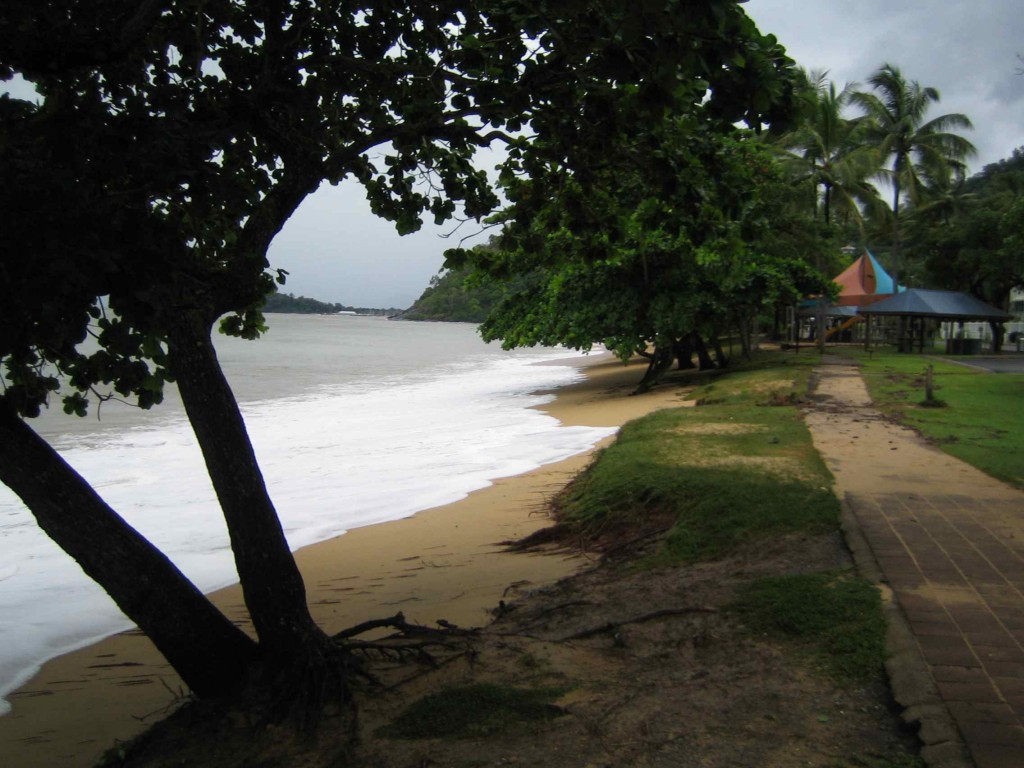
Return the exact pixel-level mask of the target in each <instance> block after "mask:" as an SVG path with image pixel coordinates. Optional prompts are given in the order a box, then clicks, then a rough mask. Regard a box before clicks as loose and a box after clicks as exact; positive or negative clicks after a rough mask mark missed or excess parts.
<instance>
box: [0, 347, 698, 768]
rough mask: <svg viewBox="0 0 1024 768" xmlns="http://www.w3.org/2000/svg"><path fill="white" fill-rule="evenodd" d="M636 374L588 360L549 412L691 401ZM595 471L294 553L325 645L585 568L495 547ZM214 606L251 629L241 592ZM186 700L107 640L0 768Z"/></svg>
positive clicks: (598, 422) (90, 756) (638, 367)
mask: <svg viewBox="0 0 1024 768" xmlns="http://www.w3.org/2000/svg"><path fill="white" fill-rule="evenodd" d="M642 369H643V364H642V363H639V364H631V365H630V366H623V365H622V364H621V363H619V362H617V361H615V360H612V359H609V358H591V359H590V360H589V361H588V364H587V366H586V371H587V374H588V376H587V379H586V380H584V381H582V382H580V383H577V384H574V385H572V386H569V387H565V388H563V389H560V390H558V391H557V392H556V393H555V394H556V395H557V396H556V399H555V400H554V401H553V402H552V403H550V404H548V405H546V406H544V407H543V410H544V411H546V412H548V413H550V414H551V415H553V416H554V417H555V418H557V419H559V421H561V422H562V423H563V424H566V425H588V426H618V425H621V424H623V423H625V422H626V421H629V420H631V419H634V418H637V417H639V416H641V415H643V414H645V413H648V412H650V411H653V410H657V409H658V408H663V407H669V406H673V405H679V404H680V403H681V402H682V400H683V398H684V392H683V390H680V389H679V388H677V387H664V388H662V389H658V390H655V391H654V392H651V393H648V394H646V395H643V396H639V397H629V396H628V394H629V392H630V391H631V390H632V388H633V387H634V386H635V385H636V383H637V381H639V378H640V375H641V373H642ZM589 460H590V454H589V453H585V454H581V455H578V456H575V457H572V458H570V459H567V460H565V461H561V462H557V463H553V464H548V465H546V466H543V467H541V468H539V469H537V470H535V471H533V472H529V473H526V474H523V475H518V476H515V477H510V478H504V479H500V480H497V481H496V482H495V483H494V484H493V485H492V486H490V487H488V488H485V489H483V490H480V491H477V492H475V493H473V494H471V495H470V496H468V497H467V498H465V499H463V500H462V501H459V502H456V503H454V504H449V505H446V506H443V507H437V508H434V509H430V510H426V511H423V512H420V513H419V514H417V515H416V516H415V517H411V518H407V519H405V520H399V521H396V522H390V523H385V524H382V525H375V526H369V527H366V528H359V529H356V530H353V531H350V532H349V533H347V534H345V535H344V536H340V537H337V538H334V539H331V540H328V541H324V542H321V543H318V544H315V545H312V546H310V547H306V548H304V549H302V550H299V551H298V552H297V553H296V558H297V560H298V563H299V566H300V568H301V570H302V573H303V575H304V577H305V580H306V588H307V593H308V599H309V604H310V606H311V609H312V611H313V615H314V617H315V618H316V620H317V621H318V622H319V623H320V625H321V626H322V627H324V629H325V630H327V631H328V632H336V631H339V630H341V629H343V628H345V627H348V626H351V625H354V624H356V623H359V622H361V621H364V620H366V619H369V618H379V617H382V616H388V615H393V614H394V613H396V612H397V611H399V610H400V611H403V612H404V613H405V615H406V616H407V617H408V618H409V619H411V620H414V621H417V622H422V623H427V624H430V623H433V622H434V621H436V620H437V619H445V620H447V621H450V622H453V623H455V624H459V625H462V626H479V625H482V624H485V623H486V622H487V621H488V620H489V616H490V613H489V611H490V610H491V609H493V608H494V607H495V606H496V605H497V603H498V601H499V600H501V599H502V598H503V597H508V596H509V595H514V594H515V593H517V592H520V591H523V590H529V589H531V588H535V587H537V586H540V585H543V584H547V583H551V582H553V581H555V580H557V579H559V578H562V577H564V576H566V575H569V574H570V573H573V572H574V571H575V570H577V569H578V568H579V567H580V566H581V565H582V564H584V562H585V561H583V560H582V559H580V558H578V557H572V556H565V555H536V554H510V553H506V552H503V551H502V550H501V548H500V547H499V546H498V542H501V541H504V540H508V539H514V538H518V537H521V536H525V535H527V534H529V533H531V532H532V531H534V530H536V529H538V528H541V527H543V526H544V525H546V524H547V522H548V521H547V517H546V513H545V502H546V501H547V499H549V498H550V497H551V496H552V495H553V494H554V493H556V492H557V491H558V490H560V489H561V488H562V487H564V485H565V484H566V483H567V482H568V481H569V480H570V479H571V478H572V477H573V476H574V475H575V474H576V473H577V472H578V471H579V470H580V469H582V468H583V467H584V466H586V464H587V462H588V461H589ZM325 503H333V502H331V501H330V500H325ZM338 503H343V502H341V501H340V500H339V501H338ZM211 598H212V599H213V601H214V602H215V603H216V604H217V605H218V606H219V607H220V608H221V609H222V610H224V611H225V612H226V613H227V614H228V615H229V616H231V617H232V619H235V620H237V621H239V622H240V623H242V624H243V625H244V623H245V621H246V617H245V609H244V607H243V605H242V600H241V592H240V589H239V588H238V587H237V586H235V587H229V588H227V589H223V590H220V591H218V592H215V593H213V594H212V595H211ZM181 693H182V691H181V682H180V680H179V679H178V678H177V676H176V675H175V674H174V672H173V670H171V669H170V668H169V667H168V666H167V664H166V663H164V661H163V659H162V658H161V657H160V656H159V654H158V653H157V652H156V651H155V649H154V648H153V647H152V645H151V644H150V643H149V641H148V640H147V639H146V638H145V637H144V636H142V635H141V634H140V633H138V632H127V633H122V634H120V635H116V636H114V637H111V638H108V639H106V640H103V641H101V642H99V643H96V644H95V645H92V646H89V647H87V648H84V649H82V650H80V651H77V652H75V653H71V654H68V655H65V656H62V657H59V658H57V659H54V660H52V661H50V662H49V663H47V664H46V665H45V666H44V667H43V668H42V670H41V671H40V672H39V674H37V675H36V676H35V677H34V678H33V679H32V680H30V681H29V682H28V683H27V684H26V685H24V686H23V687H22V688H20V689H19V690H17V691H15V692H14V693H12V695H11V697H10V701H11V704H12V707H13V709H12V712H11V713H10V714H9V715H7V716H4V717H0V763H2V764H3V765H5V766H12V767H16V768H36V767H37V766H38V767H39V768H42V767H43V766H74V767H76V768H77V767H78V766H90V765H92V764H93V762H94V761H95V760H96V759H97V758H98V757H99V755H100V754H102V753H103V752H104V751H105V750H106V749H108V748H110V747H112V746H115V745H116V743H117V742H118V741H123V740H125V739H128V738H130V737H131V736H133V735H135V734H137V733H139V732H140V731H142V730H144V729H145V728H146V727H148V726H149V725H150V724H152V723H153V722H155V721H156V720H158V719H160V718H161V717H162V716H163V714H165V713H166V712H167V711H168V710H169V709H170V708H173V706H174V704H175V702H176V700H177V698H178V697H179V696H180V695H181Z"/></svg>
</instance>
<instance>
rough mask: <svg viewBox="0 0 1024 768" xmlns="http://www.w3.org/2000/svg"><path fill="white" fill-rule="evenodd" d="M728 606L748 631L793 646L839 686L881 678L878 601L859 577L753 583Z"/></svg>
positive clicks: (805, 576) (816, 576)
mask: <svg viewBox="0 0 1024 768" xmlns="http://www.w3.org/2000/svg"><path fill="white" fill-rule="evenodd" d="M734 607H735V609H736V610H738V611H739V612H740V613H741V614H742V615H743V617H744V620H745V621H746V622H747V623H748V624H749V625H750V626H751V627H752V628H753V629H756V630H758V631H762V632H765V633H768V634H770V635H774V636H777V637H783V638H786V639H788V640H791V641H793V642H795V643H797V644H799V646H800V647H801V648H802V649H804V650H805V651H806V652H807V653H808V654H809V655H811V656H812V657H813V658H814V659H815V660H816V661H818V662H819V663H820V664H821V665H822V667H823V668H824V669H825V670H826V671H828V672H829V673H830V674H831V675H833V676H834V677H836V678H837V679H838V680H839V681H841V682H855V683H871V682H873V681H875V680H877V679H878V677H879V675H881V674H882V669H883V666H882V665H883V664H884V662H885V619H884V618H883V616H882V600H881V596H880V594H879V592H878V590H877V589H876V588H875V587H874V586H873V585H871V584H870V583H869V582H867V581H865V580H864V579H860V578H856V577H853V576H850V575H849V574H836V573H809V574H795V575H789V576H776V577H771V578H765V579H759V580H757V581H754V582H751V583H750V584H748V585H747V586H746V587H745V588H744V589H743V590H742V594H741V596H740V599H739V600H738V601H737V602H736V604H735V606H734Z"/></svg>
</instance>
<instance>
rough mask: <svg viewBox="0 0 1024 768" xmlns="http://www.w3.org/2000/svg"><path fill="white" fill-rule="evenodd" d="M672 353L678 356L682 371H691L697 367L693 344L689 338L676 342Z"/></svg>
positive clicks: (685, 337)
mask: <svg viewBox="0 0 1024 768" xmlns="http://www.w3.org/2000/svg"><path fill="white" fill-rule="evenodd" d="M672 351H673V352H674V354H675V356H676V360H678V361H679V370H680V371H690V370H693V369H694V368H696V367H697V366H695V365H694V364H693V344H692V343H691V341H690V337H689V336H684V337H683V338H681V339H679V340H677V341H676V342H674V343H673V345H672Z"/></svg>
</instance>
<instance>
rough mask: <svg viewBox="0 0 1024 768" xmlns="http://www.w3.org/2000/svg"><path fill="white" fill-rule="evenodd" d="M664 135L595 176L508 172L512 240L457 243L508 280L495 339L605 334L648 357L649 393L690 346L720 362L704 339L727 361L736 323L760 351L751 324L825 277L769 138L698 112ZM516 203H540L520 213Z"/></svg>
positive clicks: (667, 126) (619, 348) (491, 318)
mask: <svg viewBox="0 0 1024 768" xmlns="http://www.w3.org/2000/svg"><path fill="white" fill-rule="evenodd" d="M696 114H697V115H698V116H699V115H700V113H699V111H698V112H697V113H696ZM656 133H657V146H658V150H657V152H656V153H650V152H648V151H647V149H648V148H647V147H646V146H645V147H644V148H643V149H641V148H639V147H636V146H634V147H633V148H632V151H633V156H630V155H629V153H628V152H627V153H620V154H617V155H616V156H617V157H619V158H622V159H621V162H617V163H615V164H609V166H608V167H607V168H604V169H602V170H601V172H600V173H599V174H597V175H596V176H595V177H591V178H588V181H587V183H586V185H584V184H582V183H581V182H580V181H579V180H578V179H576V178H571V179H563V180H561V183H560V184H558V185H556V184H554V183H552V181H553V180H549V179H544V180H540V179H537V178H531V179H529V180H524V181H518V182H513V183H510V185H509V189H508V194H509V197H510V199H511V200H512V201H513V203H512V212H511V213H512V215H514V221H513V222H511V223H510V224H509V225H508V226H506V229H505V233H504V235H503V237H502V239H501V243H500V244H501V246H502V250H501V251H499V252H497V253H475V254H464V253H463V254H459V253H451V254H450V259H451V260H453V261H457V260H459V259H463V258H468V259H470V260H471V262H472V263H473V264H474V265H475V266H476V268H477V269H478V270H480V271H483V272H486V273H488V274H491V275H494V276H496V277H505V278H506V279H507V280H508V288H507V290H506V294H505V297H504V298H503V299H502V301H501V302H500V303H499V304H498V305H497V307H496V308H495V309H494V310H492V312H491V313H490V314H489V315H488V317H487V320H486V321H485V322H484V323H483V325H482V326H481V332H482V335H483V337H484V339H485V340H495V339H501V340H502V344H503V346H504V347H506V348H511V347H519V346H533V345H536V344H545V345H553V344H564V345H566V346H569V347H572V348H574V349H584V350H586V349H590V348H591V346H592V345H593V344H597V343H600V344H602V345H604V346H605V347H606V348H608V349H609V350H610V351H612V352H613V353H614V354H616V355H617V356H618V357H620V358H621V359H623V360H626V359H629V358H630V357H631V356H633V355H635V354H641V355H646V356H647V357H648V358H649V361H650V362H649V366H648V370H647V372H646V374H645V375H644V378H643V379H642V381H641V382H640V385H639V390H638V391H643V390H645V389H647V388H649V387H650V386H652V385H653V384H654V383H656V382H657V380H658V379H659V377H660V376H661V375H662V374H663V373H664V371H665V370H667V369H668V368H669V367H670V366H671V364H672V362H673V360H676V359H678V360H679V363H680V365H681V366H683V367H685V366H687V365H689V363H690V356H691V355H692V354H693V352H697V353H698V355H699V357H700V359H701V367H702V368H704V367H708V366H709V365H711V360H710V356H709V355H708V354H707V352H706V351H705V350H704V342H703V340H704V339H707V340H708V343H709V344H710V345H711V346H712V347H714V348H715V350H716V353H717V357H718V363H719V365H724V364H726V363H727V360H726V359H725V355H724V353H723V351H722V350H721V348H720V347H719V346H718V339H719V335H720V333H722V332H723V331H726V330H731V329H736V330H738V331H739V334H740V338H741V341H742V344H743V347H744V350H745V351H747V352H749V349H750V339H749V330H748V329H749V328H750V326H751V324H752V321H753V320H754V318H756V316H757V315H758V313H759V312H760V311H761V310H762V309H763V308H765V307H773V306H774V305H775V304H776V303H780V302H783V303H784V302H791V301H793V300H795V299H796V298H798V297H799V296H800V295H802V294H803V292H804V291H807V290H809V289H811V288H816V289H818V290H821V289H822V288H823V285H824V280H822V279H820V278H816V277H815V276H814V274H813V272H812V270H810V269H809V267H808V265H807V264H806V262H805V261H803V259H802V257H799V256H794V255H793V254H792V253H790V252H787V250H786V248H785V245H784V239H785V238H786V237H787V233H786V231H785V230H786V228H787V226H788V224H789V223H790V222H789V221H786V223H783V222H784V220H786V216H785V215H784V214H783V210H784V208H785V197H786V194H785V190H786V188H787V185H786V183H785V181H784V180H783V179H782V177H781V174H780V173H779V170H778V169H777V167H776V166H775V164H774V162H773V161H772V158H771V156H770V154H769V153H768V150H767V149H766V148H764V147H762V146H761V145H760V144H759V143H758V142H756V141H754V140H753V139H751V138H749V137H748V138H740V137H738V136H735V135H733V134H734V133H735V130H734V129H732V128H731V127H726V126H721V125H718V126H715V127H713V128H712V127H711V126H705V127H703V128H701V127H699V126H698V125H697V124H696V122H695V120H694V119H692V118H675V119H671V120H668V121H666V122H665V123H664V124H663V125H661V126H659V127H658V129H657V131H656ZM665 168H670V169H671V174H669V175H666V174H665V173H664V170H663V169H665ZM654 179H659V180H660V181H661V182H662V183H661V184H653V183H651V182H652V181H653V180H654ZM538 200H541V201H542V202H541V203H540V205H539V206H537V205H536V202H537V201H538ZM518 205H524V206H525V207H527V208H529V209H530V210H531V211H532V213H531V215H530V216H529V217H523V216H522V215H519V213H517V212H516V211H515V207H516V206H518Z"/></svg>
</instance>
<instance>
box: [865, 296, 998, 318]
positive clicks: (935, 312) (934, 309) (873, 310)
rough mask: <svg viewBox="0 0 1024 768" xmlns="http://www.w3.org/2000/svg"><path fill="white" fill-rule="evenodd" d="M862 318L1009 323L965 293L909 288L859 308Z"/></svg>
mask: <svg viewBox="0 0 1024 768" xmlns="http://www.w3.org/2000/svg"><path fill="white" fill-rule="evenodd" d="M860 313H861V314H862V315H905V316H913V317H935V318H939V319H942V320H995V321H1000V320H1009V319H1010V315H1008V314H1007V313H1006V312H1003V311H1002V310H1001V309H996V308H995V307H993V306H990V305H988V304H986V303H985V302H983V301H981V300H980V299H976V298H974V297H973V296H970V295H968V294H966V293H960V292H958V291H936V290H930V289H926V288H911V289H910V290H908V291H904V292H903V293H899V294H896V295H895V296H891V297H889V298H888V299H883V300H882V301H879V302H876V303H874V304H872V305H871V306H868V307H861V308H860Z"/></svg>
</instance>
